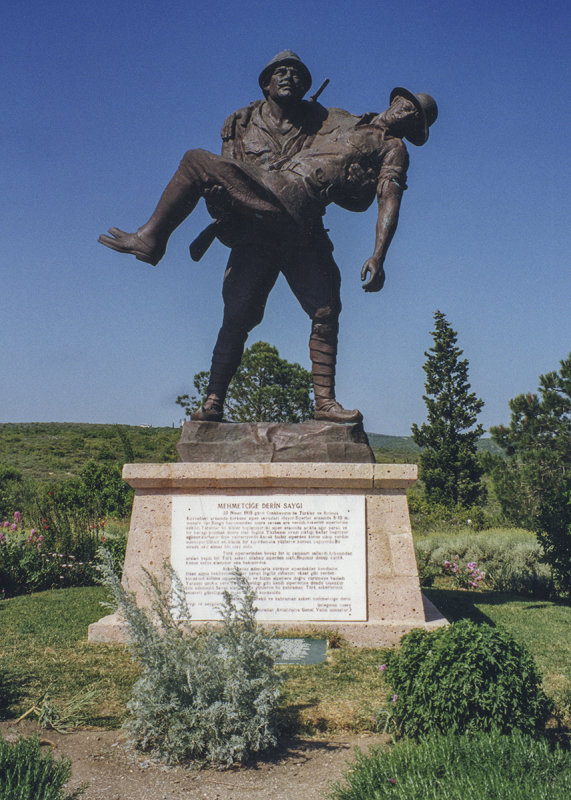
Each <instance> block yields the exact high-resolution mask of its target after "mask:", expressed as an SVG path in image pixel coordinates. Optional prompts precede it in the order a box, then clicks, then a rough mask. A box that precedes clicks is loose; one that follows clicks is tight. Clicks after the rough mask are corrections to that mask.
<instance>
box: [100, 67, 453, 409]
mask: <svg viewBox="0 0 571 800" xmlns="http://www.w3.org/2000/svg"><path fill="white" fill-rule="evenodd" d="M259 83H260V86H261V88H262V90H263V92H264V95H265V98H266V99H265V100H262V101H258V102H256V103H252V104H251V105H250V106H248V107H247V108H245V109H241V110H240V111H238V112H236V113H235V114H233V115H232V116H231V117H229V118H228V120H226V122H225V124H224V127H223V129H222V138H223V147H222V155H221V156H218V155H215V154H213V153H210V152H208V151H206V150H199V149H197V150H189V151H188V152H187V153H186V154H185V155H184V157H183V158H182V161H181V163H180V165H179V168H178V169H177V171H176V173H175V174H174V176H173V177H172V179H171V181H170V182H169V184H168V185H167V187H166V189H165V191H164V192H163V194H162V196H161V198H160V200H159V203H158V205H157V207H156V209H155V211H154V212H153V214H152V216H151V217H150V219H149V220H148V222H146V223H145V224H144V225H143V226H141V227H140V228H139V229H138V230H137V231H136V232H135V233H126V232H124V231H122V230H120V229H118V228H110V229H109V234H110V235H105V234H104V235H102V236H100V237H99V241H100V242H101V243H102V244H104V245H106V246H107V247H110V248H112V249H113V250H117V251H119V252H121V253H130V254H132V255H134V256H135V257H136V258H137V259H139V260H140V261H144V262H147V263H149V264H152V265H156V264H157V263H158V262H159V261H160V259H161V258H162V257H163V255H164V253H165V250H166V246H167V242H168V239H169V237H170V235H171V234H172V232H173V231H174V230H175V229H176V228H177V227H178V226H179V225H180V224H181V222H183V220H184V219H186V217H187V216H188V215H189V214H190V213H191V212H192V210H193V209H194V208H195V206H196V204H197V203H198V201H199V199H200V198H201V197H204V199H205V200H206V204H207V208H208V210H209V213H210V214H211V216H212V217H213V218H214V219H215V222H214V223H213V224H212V225H210V226H209V227H208V228H207V229H206V231H204V232H203V234H201V236H199V237H198V239H197V240H196V242H194V243H193V245H191V255H192V256H193V258H195V259H198V258H200V256H201V255H202V253H203V252H204V250H205V249H206V248H207V247H208V245H209V244H210V242H211V241H212V240H213V239H214V237H217V238H218V239H219V240H220V241H222V242H223V243H224V244H226V245H228V246H229V247H230V248H231V249H232V252H231V254H230V260H229V262H228V267H227V270H226V274H225V277H224V285H223V297H224V320H223V324H222V328H221V329H220V333H219V336H218V340H217V343H216V347H215V349H214V354H213V359H212V367H211V374H210V383H209V386H208V396H207V399H206V401H205V403H204V405H203V406H202V407H201V408H200V409H199V410H198V411H196V412H195V413H194V414H193V415H192V419H194V420H203V421H220V420H221V419H222V413H223V404H224V398H225V395H226V391H227V389H228V385H229V383H230V380H231V378H232V377H233V375H234V373H235V371H236V369H237V367H238V365H239V363H240V359H241V356H242V352H243V349H244V345H245V342H246V338H247V335H248V333H249V331H250V330H251V329H252V328H253V327H254V326H255V325H257V324H259V323H260V322H261V320H262V317H263V313H264V309H265V305H266V301H267V298H268V295H269V293H270V291H271V289H272V288H273V286H274V284H275V281H276V279H277V277H278V274H279V273H280V271H281V272H283V274H284V276H285V278H286V280H287V281H288V284H289V285H290V287H291V289H292V291H293V292H294V294H295V296H296V297H297V299H298V300H299V302H300V304H301V306H302V308H303V309H304V310H305V311H306V313H307V314H308V315H309V317H310V318H311V320H312V331H311V337H310V355H311V360H312V367H313V378H314V395H315V418H316V419H322V420H329V421H331V422H360V421H361V420H362V416H361V414H360V412H359V411H357V410H356V409H354V410H347V409H344V408H343V407H342V406H341V405H340V404H339V403H338V402H337V401H336V399H335V392H334V376H335V362H336V355H337V332H338V317H339V313H340V311H341V301H340V273H339V269H338V267H337V265H336V264H335V261H334V260H333V256H332V250H333V246H332V244H331V242H330V240H329V238H328V236H327V234H326V232H325V229H324V227H323V221H322V218H323V215H324V213H325V209H326V207H327V206H328V205H329V204H331V203H334V204H336V205H339V206H341V207H342V208H345V209H347V210H350V211H364V210H366V209H367V208H369V207H370V205H371V204H372V202H373V201H374V199H375V197H376V198H377V202H378V216H377V225H376V236H375V245H374V250H373V254H372V255H371V257H370V258H369V259H367V261H366V262H365V264H364V265H363V268H362V270H361V280H362V281H364V285H363V288H364V290H365V291H366V292H377V291H379V290H380V289H382V287H383V284H384V268H383V264H384V261H385V257H386V254H387V250H388V247H389V245H390V242H391V240H392V238H393V235H394V232H395V230H396V227H397V223H398V214H399V208H400V203H401V198H402V193H403V191H404V190H405V189H406V173H407V167H408V161H409V159H408V153H407V150H406V147H405V145H404V143H403V141H402V139H403V138H406V139H408V140H409V141H410V142H412V143H413V144H415V145H422V144H424V143H425V142H426V140H427V139H428V129H429V126H430V125H432V124H433V122H434V121H435V120H436V117H437V107H436V103H435V101H434V100H433V99H432V97H430V96H429V95H426V94H413V93H412V92H410V91H408V90H407V89H404V88H396V89H394V90H393V91H392V92H391V95H390V106H389V108H388V109H387V110H386V111H384V112H383V113H382V114H374V113H369V114H365V115H362V116H354V115H352V114H350V113H348V112H347V111H343V110H342V109H325V108H323V106H321V105H320V104H319V103H317V102H315V100H310V101H304V100H302V97H303V94H304V93H305V92H306V91H307V89H308V88H309V86H310V85H311V76H310V74H309V71H308V69H307V67H306V66H305V65H304V64H303V63H302V62H301V60H300V59H299V58H298V57H297V56H295V54H293V53H291V51H284V52H283V53H280V54H278V56H276V57H275V58H274V59H272V61H270V63H269V64H268V65H267V66H266V67H265V68H264V70H263V71H262V73H261V75H260V79H259Z"/></svg>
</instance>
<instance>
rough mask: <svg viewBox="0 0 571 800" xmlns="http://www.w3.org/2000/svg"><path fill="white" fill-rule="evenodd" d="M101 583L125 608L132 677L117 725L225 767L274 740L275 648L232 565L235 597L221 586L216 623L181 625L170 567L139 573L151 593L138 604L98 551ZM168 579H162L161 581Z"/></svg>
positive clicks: (177, 757)
mask: <svg viewBox="0 0 571 800" xmlns="http://www.w3.org/2000/svg"><path fill="white" fill-rule="evenodd" d="M101 558H102V566H101V573H102V582H103V583H104V585H106V586H107V587H108V588H109V589H110V591H111V594H112V596H113V599H114V600H115V602H116V604H117V605H118V607H119V609H120V611H121V613H122V615H123V616H124V618H125V620H126V622H127V625H128V629H129V637H130V646H131V649H132V652H133V655H134V657H136V658H138V660H139V661H140V664H141V676H140V678H139V679H138V680H137V682H136V683H135V685H134V687H133V691H132V695H131V698H130V700H129V703H128V709H129V718H128V719H127V721H126V723H125V727H126V729H127V730H128V731H129V733H130V734H131V735H132V740H133V742H134V744H135V745H136V746H138V747H139V748H140V749H142V750H145V751H147V752H149V753H150V754H151V755H152V756H153V757H154V758H157V759H159V760H162V761H165V762H167V763H181V762H194V763H196V764H199V763H213V764H217V765H221V766H230V765H231V764H233V763H236V762H240V763H244V762H246V761H248V760H249V759H250V758H251V757H252V756H253V755H254V754H255V753H260V752H262V751H264V750H266V749H268V748H271V747H273V746H275V745H276V743H277V728H276V711H277V706H278V702H279V698H280V686H281V682H282V680H283V678H282V676H281V675H280V674H279V673H278V672H277V671H276V669H275V659H276V657H277V654H278V649H277V647H276V645H275V643H274V642H273V641H272V638H271V636H270V635H268V634H267V633H265V632H264V631H263V630H262V629H261V627H260V626H259V625H258V624H257V623H256V619H255V614H256V608H255V606H254V599H255V593H254V592H253V591H252V589H251V588H250V586H249V584H248V582H247V581H246V579H245V578H244V577H243V576H242V575H241V574H240V573H239V572H236V573H235V574H234V578H233V582H234V590H235V597H236V599H235V597H234V596H233V595H232V594H231V593H230V592H228V591H225V592H224V593H223V604H222V607H221V615H222V628H221V629H220V630H212V629H206V630H202V631H198V632H196V631H195V632H191V633H188V632H185V630H184V628H185V626H184V624H183V622H181V621H179V620H184V621H187V620H189V619H190V612H189V609H188V607H187V605H186V601H185V596H184V589H183V587H182V586H181V584H180V581H178V579H177V577H176V575H175V574H174V573H173V571H172V569H170V568H168V567H165V575H164V576H163V580H161V581H159V580H157V579H156V578H155V577H152V576H150V575H148V574H147V582H148V587H147V589H148V593H149V597H150V599H151V601H152V605H151V608H150V609H149V610H148V611H147V610H144V609H141V608H139V607H138V606H137V604H136V602H135V600H134V597H133V596H132V595H131V594H129V593H127V592H125V590H124V589H123V587H122V586H121V584H120V582H119V580H118V578H117V577H116V575H115V574H114V572H113V569H112V564H111V560H110V558H109V556H108V555H107V554H105V553H102V556H101ZM165 585H167V586H169V587H170V588H169V589H168V590H165V589H164V588H163V587H164V586H165Z"/></svg>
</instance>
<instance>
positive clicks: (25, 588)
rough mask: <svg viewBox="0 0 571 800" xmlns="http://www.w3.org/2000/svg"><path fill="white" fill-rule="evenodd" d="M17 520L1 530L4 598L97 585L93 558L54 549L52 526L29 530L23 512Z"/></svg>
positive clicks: (16, 515)
mask: <svg viewBox="0 0 571 800" xmlns="http://www.w3.org/2000/svg"><path fill="white" fill-rule="evenodd" d="M13 518H14V521H13V522H10V521H8V520H5V521H4V522H3V523H2V526H1V527H0V598H4V597H11V596H14V595H18V594H24V593H26V592H37V591H41V590H43V589H54V588H60V587H64V586H86V585H90V584H93V583H95V566H94V559H93V558H87V559H83V558H81V557H78V556H77V555H75V554H74V553H70V552H67V551H63V552H59V551H57V550H53V549H52V548H51V546H50V545H53V541H51V542H50V541H49V538H50V537H49V528H48V526H43V528H42V532H39V531H38V530H37V529H36V528H30V529H29V530H26V528H25V526H24V520H23V517H22V514H21V513H20V512H19V511H15V512H14V516H13ZM44 528H45V529H44ZM101 529H102V526H101ZM46 534H48V535H46Z"/></svg>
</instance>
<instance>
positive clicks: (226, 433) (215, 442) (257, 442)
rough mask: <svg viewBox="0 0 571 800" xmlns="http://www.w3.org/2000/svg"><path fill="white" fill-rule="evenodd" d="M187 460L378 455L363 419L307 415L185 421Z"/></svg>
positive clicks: (368, 459) (362, 458) (369, 458)
mask: <svg viewBox="0 0 571 800" xmlns="http://www.w3.org/2000/svg"><path fill="white" fill-rule="evenodd" d="M177 451H178V454H179V456H180V460H181V461H184V462H199V463H203V462H207V461H217V462H253V463H267V462H269V463H278V462H318V463H325V462H328V463H329V462H337V463H343V464H345V463H352V464H361V463H366V464H372V463H374V462H375V456H374V455H373V451H372V450H371V448H370V446H369V440H368V438H367V434H366V433H365V431H364V430H363V426H362V425H361V424H358V425H357V424H353V425H339V424H336V423H333V422H320V421H317V420H307V421H306V422H301V423H299V424H294V423H277V422H185V423H184V425H183V426H182V433H181V437H180V440H179V442H178V444H177Z"/></svg>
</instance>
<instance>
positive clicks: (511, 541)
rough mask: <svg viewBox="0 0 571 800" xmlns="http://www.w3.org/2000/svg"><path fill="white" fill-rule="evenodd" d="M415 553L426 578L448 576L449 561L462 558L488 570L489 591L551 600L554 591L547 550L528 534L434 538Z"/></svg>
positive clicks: (421, 542) (502, 532)
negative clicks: (545, 552) (545, 556)
mask: <svg viewBox="0 0 571 800" xmlns="http://www.w3.org/2000/svg"><path fill="white" fill-rule="evenodd" d="M415 551H416V558H417V562H418V564H419V565H422V575H428V576H429V577H430V576H433V575H434V574H440V575H444V574H446V567H445V562H446V561H451V562H453V561H454V559H455V558H456V556H458V557H459V559H460V560H461V561H467V562H469V561H475V562H477V564H478V567H479V568H480V569H481V570H484V571H485V573H486V582H485V586H486V588H487V589H493V590H496V591H500V592H517V593H520V594H531V595H534V596H537V597H549V596H551V595H552V594H553V591H554V589H553V582H552V581H551V578H550V570H549V567H548V566H547V565H546V564H544V563H543V560H542V559H543V549H542V547H541V545H540V544H539V543H538V542H537V541H536V539H535V537H534V536H533V534H532V533H529V532H527V531H518V530H505V529H504V530H490V531H486V532H485V533H473V534H468V533H458V534H449V535H448V536H446V535H439V536H430V537H426V538H423V539H417V540H416V541H415ZM424 585H428V584H426V583H425V584H424Z"/></svg>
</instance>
